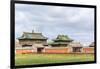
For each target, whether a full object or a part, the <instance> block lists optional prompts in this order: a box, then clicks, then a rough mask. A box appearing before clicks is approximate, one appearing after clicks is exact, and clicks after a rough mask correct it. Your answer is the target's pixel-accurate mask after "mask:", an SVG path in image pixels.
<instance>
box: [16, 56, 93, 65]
mask: <svg viewBox="0 0 100 69" xmlns="http://www.w3.org/2000/svg"><path fill="white" fill-rule="evenodd" d="M84 61H94V55H93V54H16V56H15V64H16V65H35V64H50V63H67V62H69V63H70V62H84Z"/></svg>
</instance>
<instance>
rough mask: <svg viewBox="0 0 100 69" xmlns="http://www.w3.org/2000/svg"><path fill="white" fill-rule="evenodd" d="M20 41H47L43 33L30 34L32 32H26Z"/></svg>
mask: <svg viewBox="0 0 100 69" xmlns="http://www.w3.org/2000/svg"><path fill="white" fill-rule="evenodd" d="M18 39H47V38H46V37H44V36H43V35H42V33H34V32H32V33H30V32H24V33H23V35H22V36H21V37H19V38H18Z"/></svg>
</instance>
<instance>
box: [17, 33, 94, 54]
mask: <svg viewBox="0 0 100 69" xmlns="http://www.w3.org/2000/svg"><path fill="white" fill-rule="evenodd" d="M47 39H48V38H47V37H45V36H44V35H43V34H42V33H37V32H34V31H32V32H23V34H22V36H21V37H19V38H18V39H16V40H15V49H16V50H15V53H16V54H29V53H31V54H32V53H50V54H64V53H94V42H92V43H91V44H90V45H89V46H88V47H84V46H83V45H82V44H81V43H80V42H76V41H74V40H73V39H71V38H69V37H68V36H67V35H58V36H57V37H56V38H55V39H54V40H53V42H50V43H47Z"/></svg>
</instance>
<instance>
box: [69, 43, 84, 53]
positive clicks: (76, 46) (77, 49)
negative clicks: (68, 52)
mask: <svg viewBox="0 0 100 69" xmlns="http://www.w3.org/2000/svg"><path fill="white" fill-rule="evenodd" d="M68 46H69V47H71V48H72V52H73V53H79V52H80V53H81V52H82V48H83V45H82V44H81V43H80V42H75V41H73V42H71V43H70V44H69V45H68Z"/></svg>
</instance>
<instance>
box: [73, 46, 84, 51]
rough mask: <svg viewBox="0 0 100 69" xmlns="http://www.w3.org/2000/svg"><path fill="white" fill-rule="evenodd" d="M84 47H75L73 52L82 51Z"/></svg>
mask: <svg viewBox="0 0 100 69" xmlns="http://www.w3.org/2000/svg"><path fill="white" fill-rule="evenodd" d="M81 48H82V47H73V52H81Z"/></svg>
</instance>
